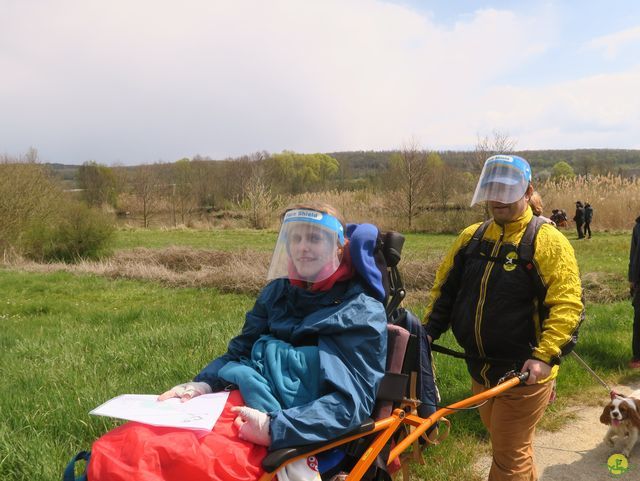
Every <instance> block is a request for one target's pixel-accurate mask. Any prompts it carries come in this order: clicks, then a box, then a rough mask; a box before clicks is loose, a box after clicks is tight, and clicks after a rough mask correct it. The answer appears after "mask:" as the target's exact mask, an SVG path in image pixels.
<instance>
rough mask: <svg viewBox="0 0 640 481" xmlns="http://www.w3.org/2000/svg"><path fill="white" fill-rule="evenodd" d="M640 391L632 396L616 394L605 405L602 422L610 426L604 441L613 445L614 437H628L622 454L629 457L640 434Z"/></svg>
mask: <svg viewBox="0 0 640 481" xmlns="http://www.w3.org/2000/svg"><path fill="white" fill-rule="evenodd" d="M639 397H640V391H634V392H633V393H632V394H631V396H630V397H622V396H616V397H615V398H613V399H612V400H611V402H609V404H607V405H606V406H605V407H604V410H603V411H602V414H601V415H600V422H601V423H602V424H606V425H607V426H609V430H608V431H607V434H606V435H605V437H604V441H605V442H606V443H607V444H609V446H613V438H614V437H617V438H618V439H622V438H626V444H625V446H624V448H623V450H622V454H624V455H625V456H626V457H629V454H630V453H631V450H632V449H633V446H634V445H635V444H636V442H637V441H638V435H639V434H640V399H638V398H639Z"/></svg>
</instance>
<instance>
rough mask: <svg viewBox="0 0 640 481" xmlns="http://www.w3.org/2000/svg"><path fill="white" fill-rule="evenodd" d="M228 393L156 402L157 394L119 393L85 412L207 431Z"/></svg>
mask: <svg viewBox="0 0 640 481" xmlns="http://www.w3.org/2000/svg"><path fill="white" fill-rule="evenodd" d="M227 397H229V393H228V392H216V393H213V394H203V395H202V396H196V397H194V398H193V399H190V400H189V401H186V402H181V401H180V399H178V398H171V399H167V400H166V401H158V400H157V399H158V395H157V394H123V395H121V396H118V397H115V398H113V399H110V400H109V401H107V402H106V403H104V404H102V405H100V406H98V407H97V408H95V409H94V410H93V411H91V412H90V413H89V414H94V415H96V416H107V417H112V418H118V419H127V420H129V421H137V422H139V423H145V424H151V425H152V426H167V427H175V428H186V429H202V430H207V431H211V429H213V426H214V425H215V424H216V421H217V420H218V418H219V417H220V414H222V409H223V408H224V405H225V403H226V402H227Z"/></svg>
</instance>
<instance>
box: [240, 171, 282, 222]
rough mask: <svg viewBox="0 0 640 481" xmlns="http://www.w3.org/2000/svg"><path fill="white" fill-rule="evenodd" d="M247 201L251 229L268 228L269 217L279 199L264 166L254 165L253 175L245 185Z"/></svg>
mask: <svg viewBox="0 0 640 481" xmlns="http://www.w3.org/2000/svg"><path fill="white" fill-rule="evenodd" d="M244 191H245V192H246V199H247V201H248V203H249V211H250V216H249V219H250V221H251V227H253V228H254V229H264V228H265V227H267V226H268V223H269V215H270V214H271V212H272V211H273V208H274V206H275V205H276V204H277V197H276V196H274V195H273V192H272V191H271V186H270V185H269V184H268V183H267V181H266V175H265V167H264V165H263V164H254V165H253V166H252V169H251V175H250V176H249V178H248V179H247V180H246V182H245V185H244Z"/></svg>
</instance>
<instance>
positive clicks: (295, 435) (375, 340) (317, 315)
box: [194, 278, 387, 450]
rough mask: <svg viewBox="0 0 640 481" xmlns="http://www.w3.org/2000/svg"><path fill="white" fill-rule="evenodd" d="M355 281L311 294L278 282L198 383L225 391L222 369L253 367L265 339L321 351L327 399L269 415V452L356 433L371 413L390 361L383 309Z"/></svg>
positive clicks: (322, 388) (260, 299)
mask: <svg viewBox="0 0 640 481" xmlns="http://www.w3.org/2000/svg"><path fill="white" fill-rule="evenodd" d="M356 279H357V278H356ZM356 279H354V280H351V281H347V282H338V283H336V284H335V285H334V286H333V288H332V289H331V290H329V291H327V292H311V291H307V290H305V289H302V288H299V287H296V286H293V285H291V284H290V283H289V281H288V280H286V279H276V280H274V281H272V282H271V283H269V284H268V285H267V286H266V287H265V288H264V289H263V290H262V292H261V293H260V295H259V296H258V299H257V301H256V303H255V305H254V307H253V309H252V310H251V311H249V312H248V313H247V315H246V320H245V324H244V327H243V328H242V332H241V333H240V335H239V336H237V337H235V338H233V339H232V340H231V342H230V343H229V346H228V349H227V352H226V353H225V354H224V355H222V356H220V357H219V358H217V359H215V360H213V361H212V362H211V363H209V365H207V366H206V367H205V368H204V369H203V370H202V371H201V372H200V373H199V374H198V375H197V376H196V377H195V379H194V380H195V381H202V382H206V383H208V384H210V385H211V387H212V388H213V389H214V391H215V390H220V389H223V388H224V387H225V385H226V384H227V382H226V381H225V380H224V379H221V378H220V377H219V375H218V371H219V370H220V368H221V367H222V366H224V365H225V364H227V363H228V362H231V361H240V362H243V363H244V362H247V361H249V359H250V357H251V351H252V348H253V345H254V343H255V342H256V341H257V340H258V339H259V338H260V337H261V336H263V335H270V336H273V337H274V338H276V339H280V340H282V341H285V342H287V343H290V344H291V345H293V346H296V347H299V346H317V347H318V353H319V364H320V369H319V377H320V379H319V383H320V388H319V391H320V393H322V395H321V396H320V397H319V398H317V399H315V400H313V401H311V402H308V403H305V404H302V405H299V406H295V407H291V408H287V409H282V410H278V411H274V412H271V413H269V414H270V416H271V424H270V430H271V441H272V443H271V446H270V449H272V450H275V449H280V448H284V447H290V446H299V445H304V444H311V443H316V442H322V441H326V440H328V439H332V438H335V437H337V436H341V435H343V434H345V433H347V432H349V431H351V430H353V429H354V428H356V427H357V426H358V425H360V424H361V423H362V422H363V421H364V420H365V419H366V418H367V417H368V416H369V415H370V414H371V411H372V410H373V406H374V402H375V395H376V393H377V390H378V385H379V383H380V380H381V379H382V377H383V375H384V369H385V362H386V354H387V352H386V351H387V331H386V324H387V320H386V315H385V311H384V307H383V305H382V304H381V303H380V302H379V301H377V300H375V299H373V298H372V297H370V296H369V295H367V294H366V293H365V290H364V288H363V286H362V285H361V284H360V282H358V281H357V280H356Z"/></svg>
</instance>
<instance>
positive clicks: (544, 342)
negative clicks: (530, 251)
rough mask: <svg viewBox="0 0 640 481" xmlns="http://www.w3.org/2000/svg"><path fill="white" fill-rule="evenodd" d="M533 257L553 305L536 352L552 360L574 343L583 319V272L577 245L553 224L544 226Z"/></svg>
mask: <svg viewBox="0 0 640 481" xmlns="http://www.w3.org/2000/svg"><path fill="white" fill-rule="evenodd" d="M533 259H534V264H535V266H536V268H537V270H538V273H539V275H540V278H541V279H542V282H543V284H544V285H545V287H546V296H545V299H544V305H545V306H546V307H547V308H548V309H549V315H548V316H547V318H546V319H544V320H543V322H542V332H541V333H540V342H539V344H538V347H537V348H536V349H535V350H534V351H533V355H534V357H536V358H537V359H540V360H541V361H544V362H546V363H551V362H552V360H553V359H554V358H559V357H560V356H561V355H562V354H563V353H564V349H565V348H567V347H568V346H570V345H571V338H572V336H573V335H574V333H576V331H577V329H578V327H579V325H580V323H581V321H582V319H583V313H584V306H583V304H582V287H581V283H580V272H579V270H578V261H577V260H576V256H575V253H574V251H573V247H572V246H571V244H570V243H569V241H568V240H567V238H566V237H565V236H564V234H562V233H561V232H559V231H558V230H557V229H556V228H555V227H553V226H552V225H550V224H545V225H543V226H541V227H540V231H539V232H538V235H537V237H536V242H535V253H534V256H533Z"/></svg>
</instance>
